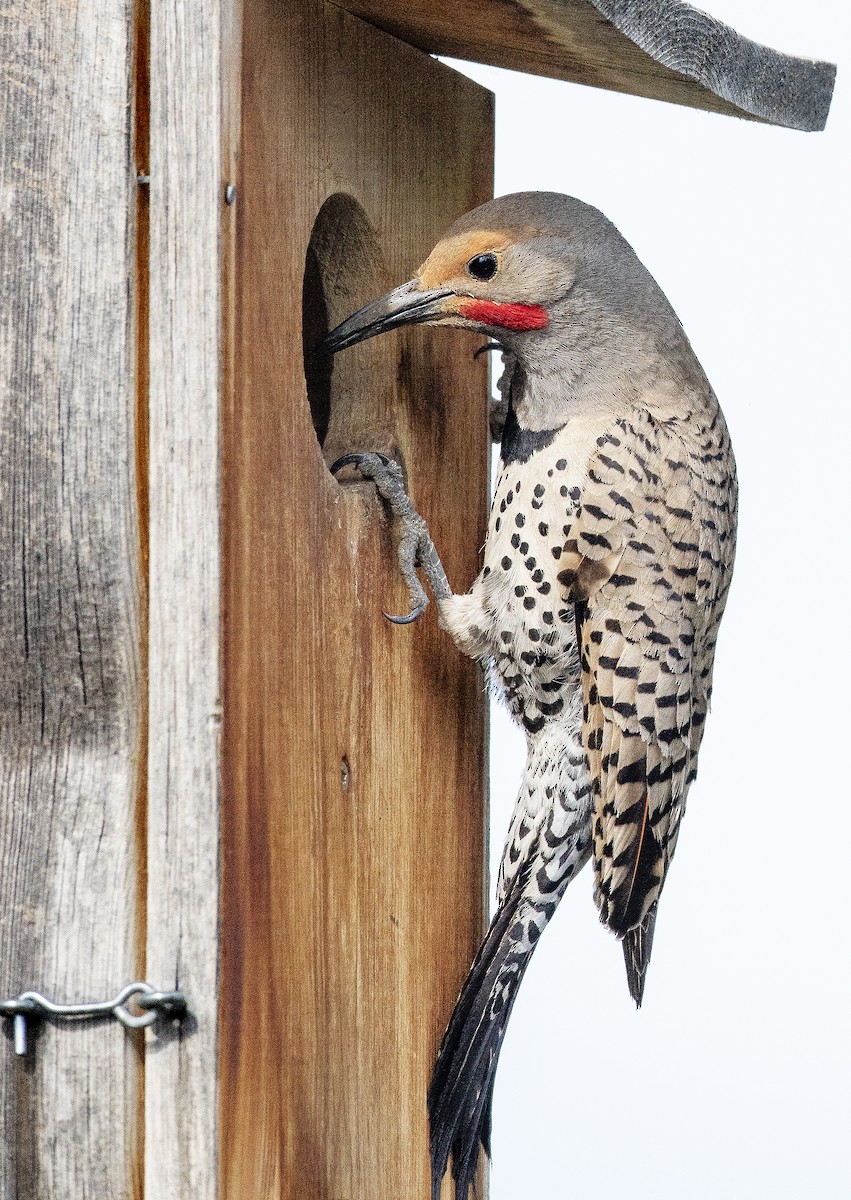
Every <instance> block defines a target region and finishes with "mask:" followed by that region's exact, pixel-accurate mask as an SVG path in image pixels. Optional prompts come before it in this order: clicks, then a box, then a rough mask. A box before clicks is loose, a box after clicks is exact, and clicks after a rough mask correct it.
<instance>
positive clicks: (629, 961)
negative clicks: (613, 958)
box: [623, 904, 656, 1008]
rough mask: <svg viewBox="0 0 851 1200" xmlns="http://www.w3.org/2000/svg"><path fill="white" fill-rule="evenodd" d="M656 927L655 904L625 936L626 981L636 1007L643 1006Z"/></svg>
mask: <svg viewBox="0 0 851 1200" xmlns="http://www.w3.org/2000/svg"><path fill="white" fill-rule="evenodd" d="M655 928H656V905H655V904H653V905H652V907H651V908H650V909H649V911H648V913H647V916H646V917H645V918H644V920H643V921H642V922H641V924H640V925H636V926H635V927H634V928H633V929H629V930H627V932H626V933H625V934H624V937H623V960H624V963H625V964H626V981H627V984H628V985H629V994H630V996H632V998H633V1000H634V1001H635V1007H636V1008H641V1001H642V999H643V998H644V981H645V979H646V978H647V964H648V963H649V962H650V951H651V950H652V949H653V932H654V930H655Z"/></svg>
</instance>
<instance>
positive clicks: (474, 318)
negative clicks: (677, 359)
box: [319, 192, 679, 365]
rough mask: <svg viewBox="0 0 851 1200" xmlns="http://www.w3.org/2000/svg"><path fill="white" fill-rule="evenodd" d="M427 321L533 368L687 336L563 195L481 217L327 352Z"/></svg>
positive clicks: (595, 225)
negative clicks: (584, 350)
mask: <svg viewBox="0 0 851 1200" xmlns="http://www.w3.org/2000/svg"><path fill="white" fill-rule="evenodd" d="M419 322H427V323H429V324H434V325H452V326H458V327H461V328H465V329H473V330H476V331H477V332H480V333H484V334H486V335H488V336H489V337H492V338H494V339H495V340H496V341H498V342H499V343H500V344H501V345H503V346H504V347H505V348H506V349H507V350H510V351H511V353H512V354H514V355H515V356H516V357H517V359H518V360H520V361H521V362H526V363H529V364H530V365H531V361H532V360H538V361H539V362H540V360H542V359H547V358H549V357H550V356H551V355H552V354H553V353H554V352H556V351H559V350H561V351H563V350H564V349H565V348H566V347H568V346H571V345H572V347H573V348H574V349H580V345H586V346H589V347H590V345H592V344H594V343H600V344H604V343H605V344H607V345H608V344H611V343H612V340H613V338H614V339H617V337H621V338H622V339H623V337H624V336H626V337H627V338H628V339H629V338H630V337H635V336H636V335H640V336H646V335H647V333H648V332H650V331H651V330H655V331H656V333H657V334H662V335H663V336H664V337H665V340H669V339H670V336H671V333H672V331H673V327H676V329H678V328H679V326H678V322H677V321H676V317H675V316H674V315H673V313H672V311H671V309H670V306H669V305H668V303H667V301H666V300H665V297H664V295H663V294H662V292H661V291H660V289H659V288H658V286H657V285H656V283H655V282H654V280H653V279H652V277H651V276H650V274H649V273H648V272H647V270H646V269H645V268H644V267H643V266H642V264H641V263H640V262H639V260H638V258H637V257H636V255H635V253H634V251H633V250H632V248H631V246H630V245H629V243H628V242H626V241H625V240H624V238H623V237H621V235H620V233H618V231H617V229H616V228H615V227H614V225H613V224H612V223H611V221H609V220H607V218H606V217H604V216H603V214H602V213H600V212H598V210H597V209H595V208H592V207H591V205H589V204H583V203H582V201H581V200H575V199H573V198H572V197H571V196H562V195H560V194H558V193H556V192H517V193H515V194H513V195H509V196H501V197H499V198H498V199H496V200H491V201H489V202H488V203H487V204H483V205H481V206H480V207H479V208H476V209H473V211H472V212H469V213H467V214H466V215H465V216H463V217H461V218H460V220H458V221H456V222H455V224H454V225H453V226H452V227H451V228H450V229H449V231H448V232H447V233H446V235H445V236H444V237H443V238H442V239H441V240H440V241H439V242H438V244H437V245H436V246H435V248H434V249H433V250H432V252H431V254H430V255H429V256H428V258H427V259H426V261H425V262H424V263H423V265H422V266H421V267H420V268H419V270H418V271H417V273H416V275H415V276H414V278H413V279H411V280H409V281H408V282H407V283H405V284H403V285H402V286H401V287H398V288H396V289H395V290H394V291H392V292H390V293H389V294H388V295H387V296H383V297H382V298H381V299H380V300H376V301H374V302H373V303H372V304H369V305H367V306H366V307H365V308H363V309H361V310H360V311H359V312H357V313H355V314H354V315H353V316H352V317H349V319H348V320H346V321H344V322H343V323H342V324H341V325H339V326H338V327H337V329H335V330H334V331H332V333H330V334H329V335H328V337H327V338H326V339H325V341H324V342H323V343H322V344H321V346H320V347H319V349H320V351H323V352H332V353H333V352H335V351H337V350H342V349H344V348H345V347H346V346H351V345H354V344H355V343H356V342H360V341H363V340H364V339H366V338H368V337H372V336H374V335H375V334H377V333H382V332H384V331H385V330H387V329H392V328H394V327H396V326H398V325H404V324H413V323H419Z"/></svg>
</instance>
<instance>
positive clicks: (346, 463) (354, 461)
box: [328, 454, 360, 475]
mask: <svg viewBox="0 0 851 1200" xmlns="http://www.w3.org/2000/svg"><path fill="white" fill-rule="evenodd" d="M359 462H360V455H359V454H344V455H343V456H342V458H338V459H337V461H336V462H333V463H331V466H330V467H329V468H328V469H329V471H330V472H331V474H332V475H336V474H337V472H338V471H342V469H343V467H356V466H357V465H358V463H359Z"/></svg>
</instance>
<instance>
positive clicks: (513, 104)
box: [453, 0, 851, 1200]
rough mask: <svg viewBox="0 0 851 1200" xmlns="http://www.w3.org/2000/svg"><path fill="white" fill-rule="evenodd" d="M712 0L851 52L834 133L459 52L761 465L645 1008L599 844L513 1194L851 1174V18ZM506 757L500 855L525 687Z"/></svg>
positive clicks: (532, 978)
mask: <svg viewBox="0 0 851 1200" xmlns="http://www.w3.org/2000/svg"><path fill="white" fill-rule="evenodd" d="M707 3H708V6H709V7H710V8H711V11H712V13H713V15H714V16H717V17H719V18H721V19H722V20H725V21H727V22H728V23H729V24H731V25H733V26H734V27H735V28H737V29H738V30H739V31H740V32H742V33H744V34H746V35H748V36H750V37H753V38H755V39H756V40H758V41H762V42H765V43H767V44H768V45H772V46H774V47H775V48H777V49H781V50H786V51H789V52H792V53H795V54H800V55H804V56H809V57H813V58H826V59H829V60H831V61H834V62H838V63H839V68H840V70H839V77H838V80H837V87H836V93H835V98H834V102H833V108H832V112H831V116H830V118H829V121H828V127H827V131H826V132H825V133H821V134H804V133H796V132H791V131H787V130H781V129H774V128H768V127H765V126H761V125H757V124H753V123H751V122H745V121H739V120H736V119H733V118H729V117H721V116H716V115H713V114H706V113H702V112H696V111H693V110H690V109H685V108H677V107H674V106H671V105H666V104H661V103H657V102H654V101H650V100H639V99H635V98H633V97H629V96H621V95H616V94H614V93H606V92H601V91H596V90H594V89H590V88H583V87H579V86H576V85H572V84H565V83H557V82H552V81H547V80H542V79H537V78H534V77H532V76H522V75H518V74H514V73H512V72H507V71H499V70H493V69H488V68H484V67H475V66H470V65H469V64H458V63H453V65H454V66H456V67H458V68H459V69H461V70H463V71H465V73H467V74H469V75H471V76H472V77H473V78H475V79H477V80H479V81H480V82H481V83H483V84H484V85H485V86H487V87H489V88H490V89H491V90H493V91H494V92H495V93H496V97H497V107H496V112H497V174H496V193H497V194H502V193H505V192H511V191H520V190H527V189H542V190H553V191H563V192H569V193H571V194H573V195H576V196H579V197H581V198H582V199H584V200H587V201H590V202H591V203H592V204H595V205H597V206H598V207H599V208H601V209H602V210H603V211H604V212H605V213H606V214H607V215H608V216H609V217H611V218H612V219H613V220H614V222H615V223H616V225H618V227H619V228H620V229H621V231H622V232H623V234H624V235H625V236H626V238H627V239H628V240H629V241H630V242H631V243H632V244H633V245H634V247H635V249H636V250H637V252H638V254H639V256H640V258H641V259H642V260H643V261H644V263H645V264H646V265H647V266H648V267H649V269H650V271H651V272H652V273H653V274H654V275H655V277H656V278H657V280H658V281H659V283H660V284H661V285H662V288H663V289H664V291H665V292H666V293H667V295H668V297H669V299H670V300H671V302H672V303H673V305H674V308H675V309H676V310H677V312H678V314H679V316H680V318H681V320H682V321H683V324H684V326H685V328H686V331H687V333H688V335H689V337H690V339H691V341H692V344H693V346H694V348H695V350H696V352H697V355H698V358H699V359H700V360H701V362H702V364H703V366H704V368H705V370H706V372H707V374H708V375H709V378H710V380H711V381H712V383H713V385H714V387H715V390H716V392H717V394H718V396H719V398H720V400H721V403H722V406H723V408H724V410H725V413H726V416H727V420H728V423H729V426H730V430H731V433H732V437H733V444H734V447H735V450H736V455H737V459H738V465H739V475H740V481H741V512H740V537H739V555H738V561H737V565H736V575H735V579H734V582H733V588H732V592H731V597H730V602H729V606H728V611H727V616H726V618H725V621H724V624H723V625H722V629H721V638H720V643H719V650H718V657H717V663H716V674H715V678H716V686H715V695H714V701H713V711H712V713H711V715H710V718H709V722H708V726H707V733H706V739H705V742H704V748H703V751H702V755H701V762H700V774H699V778H698V780H697V783H696V784H695V785H694V787H693V789H692V792H691V795H690V798H689V809H688V813H687V816H686V819H685V822H684V826H683V832H682V836H681V838H680V842H679V847H678V850H677V857H676V861H675V863H674V865H673V867H672V869H671V873H670V875H669V879H668V883H667V886H666V889H665V894H664V897H663V900H662V904H661V908H660V917H659V923H658V927H657V934H656V943H655V947H654V951H653V961H652V963H651V967H650V971H649V976H648V984H647V991H646V996H645V1003H644V1007H643V1009H642V1010H641V1012H639V1013H636V1012H635V1010H634V1008H633V1006H632V1004H631V1001H630V1000H629V996H628V993H627V987H626V980H625V975H624V968H623V963H622V958H621V950H620V946H619V945H618V943H617V942H616V941H615V939H614V938H613V937H611V935H609V934H608V933H607V932H606V930H604V929H603V928H602V927H601V926H600V925H599V923H598V921H597V916H596V911H595V908H594V905H593V901H592V895H591V891H592V886H591V885H592V881H591V874H590V869H586V871H585V872H583V874H582V875H581V876H580V877H579V878H578V879H577V881H576V882H575V884H574V885H573V886H572V887H571V888H570V889H569V891H568V894H567V896H566V897H565V899H564V901H563V903H562V905H561V906H560V908H559V910H558V912H557V913H556V916H555V918H554V920H553V922H552V925H551V927H550V929H549V930H548V931H547V932H546V934H545V935H544V938H543V939H542V941H541V943H540V946H539V948H538V951H537V953H536V955H535V957H534V959H533V961H532V964H531V966H530V968H529V972H528V975H527V978H526V980H525V982H524V984H523V987H522V988H521V990H520V996H519V999H518V1001H517V1005H516V1008H515V1012H514V1015H513V1018H512V1021H511V1023H510V1026H509V1031H508V1034H507V1037H506V1041H505V1046H504V1050H503V1054H502V1061H501V1065H500V1070H499V1074H498V1076H497V1087H496V1097H495V1108H494V1166H493V1174H492V1191H491V1196H492V1200H508V1198H509V1197H511V1198H512V1200H520V1198H525V1197H537V1196H544V1195H547V1196H559V1197H560V1196H565V1197H572V1198H577V1200H584V1198H585V1197H594V1200H608V1198H609V1197H623V1196H627V1197H629V1198H630V1200H645V1198H646V1200H649V1198H651V1197H652V1198H653V1200H674V1198H676V1200H709V1198H712V1200H719V1198H724V1200H727V1198H731V1200H760V1198H762V1197H766V1198H770V1200H783V1198H789V1200H802V1198H807V1197H819V1198H820V1200H833V1198H836V1200H839V1198H840V1197H841V1198H843V1200H847V1198H849V1197H851V1102H850V1101H849V1098H851V1034H849V1026H851V963H849V952H848V951H849V935H848V926H849V920H848V912H849V907H851V770H849V766H848V762H847V757H846V756H848V755H849V754H851V704H849V694H851V677H849V676H851V671H850V670H849V668H851V656H849V641H851V610H849V600H851V588H849V582H851V568H849V556H851V545H849V542H850V541H851V539H849V519H848V518H849V499H851V460H850V459H849V441H850V440H851V439H849V433H851V423H849V385H848V374H849V370H848V352H849V341H851V336H850V333H849V315H851V312H850V311H849V303H848V290H849V287H851V254H849V235H848V220H849V215H850V214H851V204H849V199H851V197H849V183H848V157H849V153H851V139H849V131H850V130H851V95H850V94H849V87H848V84H849V78H851V76H849V74H848V73H847V67H848V63H849V61H851V58H849V49H851V19H849V16H848V15H847V10H846V8H845V6H843V5H841V4H839V3H838V0H810V2H809V3H807V4H804V3H794V4H792V3H789V2H788V0H784V2H782V3H775V4H766V3H760V2H759V0H707ZM843 67H845V68H846V70H843ZM491 754H492V829H493V838H492V841H493V845H492V864H493V870H494V875H493V878H495V867H496V863H497V861H498V857H499V854H500V851H501V846H502V839H503V837H504V833H505V829H506V828H507V824H508V816H509V812H510V809H511V806H512V804H513V801H514V796H515V794H516V789H517V783H518V780H519V777H520V773H521V771H522V766H523V758H524V752H523V739H522V737H521V735H520V734H519V733H518V732H517V731H516V730H515V729H514V728H513V727H512V726H511V725H510V722H509V721H508V719H507V717H506V716H505V713H504V712H503V711H501V710H498V711H495V713H494V716H493V725H492V750H491Z"/></svg>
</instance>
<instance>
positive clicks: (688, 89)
mask: <svg viewBox="0 0 851 1200" xmlns="http://www.w3.org/2000/svg"><path fill="white" fill-rule="evenodd" d="M334 2H335V3H338V4H340V5H341V7H343V8H345V9H347V10H348V11H349V12H351V13H355V14H356V15H358V16H360V17H362V18H363V19H364V20H367V21H370V22H371V23H372V24H374V25H376V26H377V27H378V28H380V29H385V30H387V31H388V32H389V33H392V34H394V35H395V36H396V37H399V38H402V39H403V40H405V41H407V42H410V43H411V45H414V46H418V47H419V48H420V49H421V50H426V51H428V52H430V53H432V54H447V55H452V56H453V57H455V58H466V59H471V60H473V61H474V62H483V63H490V64H492V65H493V66H497V67H509V68H511V69H512V70H515V71H526V72H529V73H530V74H533V75H548V76H551V77H553V78H555V79H567V80H570V81H571V82H574V83H585V84H589V85H591V86H592V87H602V88H608V89H610V90H611V91H615V92H630V93H632V94H633V95H636V96H647V97H650V98H652V99H656V100H668V101H670V102H671V103H673V104H684V105H687V106H688V107H691V108H705V109H709V110H710V111H711V112H720V113H728V114H731V115H733V116H739V117H747V118H751V119H755V120H761V121H767V122H769V123H771V124H773V125H785V126H788V127H789V128H792V129H802V130H818V129H823V128H824V125H825V121H826V120H827V114H828V111H829V109H830V101H831V97H832V94H833V82H834V78H835V75H836V68H835V67H834V66H833V65H832V64H831V63H821V62H810V61H809V60H807V59H801V58H795V57H793V56H792V55H789V54H780V53H778V52H777V51H776V50H771V49H769V48H768V47H767V46H761V45H759V44H758V43H757V42H752V41H750V40H749V39H748V38H745V37H742V36H741V34H738V33H736V31H735V30H734V29H731V28H730V26H729V25H725V24H724V23H723V22H722V21H718V20H716V19H715V18H714V17H711V16H709V15H708V14H707V13H705V12H701V11H700V10H699V9H696V8H693V7H692V6H691V5H690V4H685V3H682V2H681V0H661V2H659V0H657V2H656V3H653V4H648V3H646V0H482V2H480V3H478V4H476V6H475V13H474V14H473V13H472V12H471V8H470V5H469V4H467V3H463V2H462V0H394V2H393V3H389V4H388V3H387V2H386V0H334Z"/></svg>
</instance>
